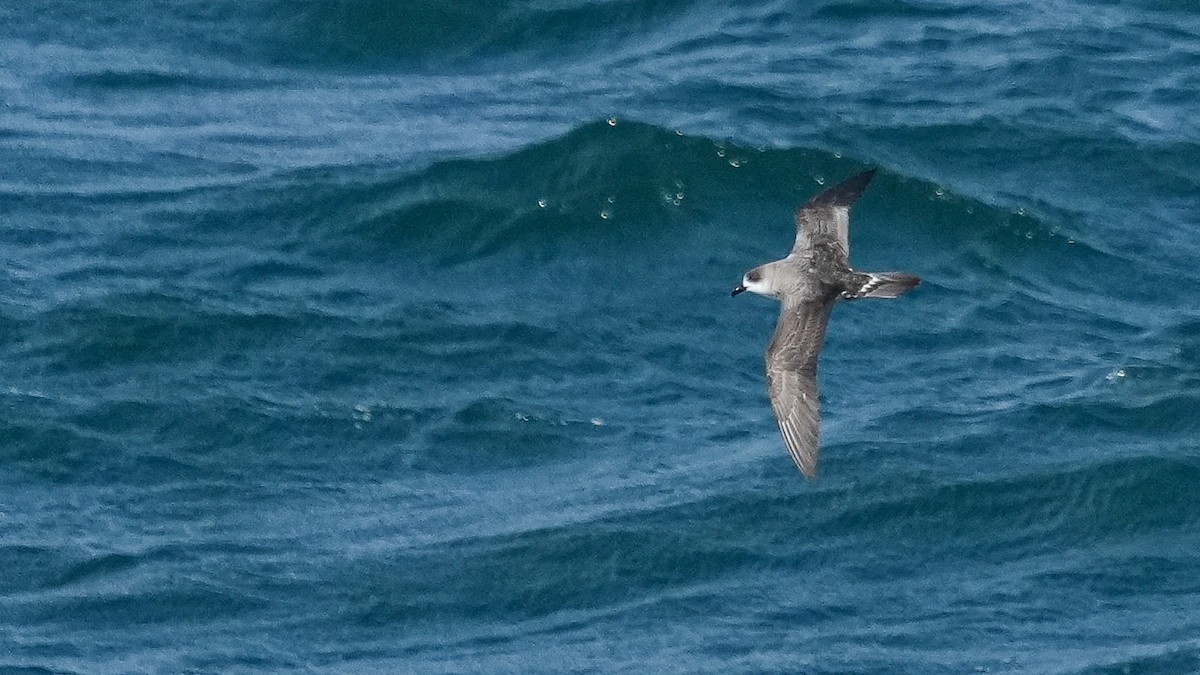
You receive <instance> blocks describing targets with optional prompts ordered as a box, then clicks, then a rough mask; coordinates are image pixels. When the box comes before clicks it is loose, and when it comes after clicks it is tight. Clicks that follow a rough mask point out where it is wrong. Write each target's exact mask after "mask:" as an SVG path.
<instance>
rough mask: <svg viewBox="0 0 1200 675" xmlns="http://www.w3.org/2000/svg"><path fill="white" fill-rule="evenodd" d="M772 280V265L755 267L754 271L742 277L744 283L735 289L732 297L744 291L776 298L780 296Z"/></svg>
mask: <svg viewBox="0 0 1200 675" xmlns="http://www.w3.org/2000/svg"><path fill="white" fill-rule="evenodd" d="M771 280H772V275H771V266H770V265H763V266H761V267H755V268H754V269H752V270H750V271H749V272H746V273H745V274H744V275H742V283H741V284H739V285H738V287H737V288H735V289H733V293H732V295H737V294H738V293H741V292H742V291H750V292H751V293H757V294H759V295H765V296H767V297H769V298H773V297H776V296H777V295H778V291H777V290H776V288H775V286H774V285H773V284H772V283H771Z"/></svg>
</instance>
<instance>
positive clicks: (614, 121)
mask: <svg viewBox="0 0 1200 675" xmlns="http://www.w3.org/2000/svg"><path fill="white" fill-rule="evenodd" d="M608 126H610V127H615V126H617V118H615V117H610V118H608Z"/></svg>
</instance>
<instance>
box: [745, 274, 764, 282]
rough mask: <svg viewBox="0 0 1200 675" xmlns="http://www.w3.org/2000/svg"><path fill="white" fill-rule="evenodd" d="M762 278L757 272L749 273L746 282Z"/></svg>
mask: <svg viewBox="0 0 1200 675" xmlns="http://www.w3.org/2000/svg"><path fill="white" fill-rule="evenodd" d="M761 278H762V276H760V275H759V273H758V272H750V273H749V274H747V275H746V281H758V280H759V279H761Z"/></svg>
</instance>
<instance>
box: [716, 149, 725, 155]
mask: <svg viewBox="0 0 1200 675" xmlns="http://www.w3.org/2000/svg"><path fill="white" fill-rule="evenodd" d="M724 156H725V148H717V157H724Z"/></svg>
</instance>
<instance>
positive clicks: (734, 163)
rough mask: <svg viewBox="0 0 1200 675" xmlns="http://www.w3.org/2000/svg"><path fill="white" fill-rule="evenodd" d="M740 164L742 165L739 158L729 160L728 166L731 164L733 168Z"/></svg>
mask: <svg viewBox="0 0 1200 675" xmlns="http://www.w3.org/2000/svg"><path fill="white" fill-rule="evenodd" d="M741 165H742V160H740V159H731V160H729V166H732V167H733V168H735V169H736V168H738V167H740V166H741Z"/></svg>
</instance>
